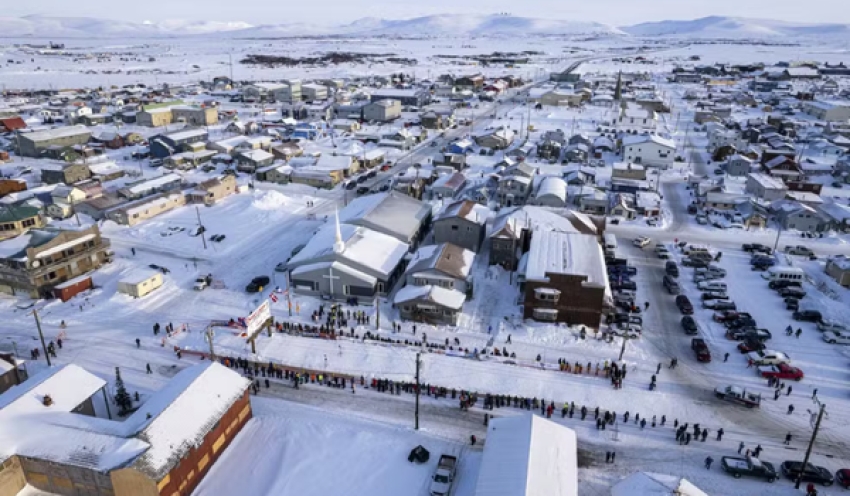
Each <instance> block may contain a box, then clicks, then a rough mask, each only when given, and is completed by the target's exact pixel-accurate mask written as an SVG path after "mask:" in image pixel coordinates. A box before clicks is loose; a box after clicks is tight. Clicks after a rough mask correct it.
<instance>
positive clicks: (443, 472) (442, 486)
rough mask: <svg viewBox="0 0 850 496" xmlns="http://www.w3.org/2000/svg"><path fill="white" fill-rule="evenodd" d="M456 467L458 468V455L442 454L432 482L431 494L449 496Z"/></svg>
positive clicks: (433, 495) (432, 495)
mask: <svg viewBox="0 0 850 496" xmlns="http://www.w3.org/2000/svg"><path fill="white" fill-rule="evenodd" d="M455 469H457V457H456V456H451V455H440V461H439V463H437V472H436V473H434V480H433V481H432V482H431V496H447V495H448V494H449V492H450V491H451V490H452V483H454V480H455Z"/></svg>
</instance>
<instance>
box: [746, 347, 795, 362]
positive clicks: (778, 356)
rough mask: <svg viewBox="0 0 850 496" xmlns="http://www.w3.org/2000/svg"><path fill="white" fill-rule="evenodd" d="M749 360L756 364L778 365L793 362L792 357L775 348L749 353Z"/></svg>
mask: <svg viewBox="0 0 850 496" xmlns="http://www.w3.org/2000/svg"><path fill="white" fill-rule="evenodd" d="M747 360H749V361H750V362H752V363H753V364H754V365H778V364H780V363H791V357H789V356H788V355H786V354H785V353H782V352H781V351H774V350H761V351H753V352H750V353H747Z"/></svg>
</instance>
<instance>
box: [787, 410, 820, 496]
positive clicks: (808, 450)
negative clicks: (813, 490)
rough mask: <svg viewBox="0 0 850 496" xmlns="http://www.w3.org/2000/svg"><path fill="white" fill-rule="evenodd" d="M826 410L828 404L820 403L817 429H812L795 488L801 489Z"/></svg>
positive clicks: (816, 422)
mask: <svg viewBox="0 0 850 496" xmlns="http://www.w3.org/2000/svg"><path fill="white" fill-rule="evenodd" d="M824 410H826V405H825V404H824V403H821V404H820V411H819V412H818V419H817V420H816V421H815V430H813V431H812V438H811V439H809V447H808V448H806V456H805V457H803V467H802V468H801V469H800V473H799V474H798V475H797V482H796V483H795V484H794V489H800V483H801V482H803V473H804V471H805V468H806V464H807V463H809V456H810V455H811V454H812V447H813V446H814V445H815V438H816V437H817V436H818V430H819V429H820V421H821V419H822V418H823V412H824Z"/></svg>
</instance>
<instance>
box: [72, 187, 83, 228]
mask: <svg viewBox="0 0 850 496" xmlns="http://www.w3.org/2000/svg"><path fill="white" fill-rule="evenodd" d="M71 211H72V212H74V219H76V220H77V227H80V226H82V224H81V223H80V216H79V215H77V202H75V201H74V195H73V194H71Z"/></svg>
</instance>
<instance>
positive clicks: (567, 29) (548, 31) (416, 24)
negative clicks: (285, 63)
mask: <svg viewBox="0 0 850 496" xmlns="http://www.w3.org/2000/svg"><path fill="white" fill-rule="evenodd" d="M340 29H341V30H342V31H343V32H347V33H351V34H368V33H372V34H378V35H406V36H486V35H522V34H534V35H558V34H568V35H575V34H606V35H622V34H623V32H622V31H620V30H619V29H617V28H614V27H611V26H608V25H605V24H601V23H597V22H581V21H567V20H560V19H536V18H530V17H516V16H504V15H460V14H457V15H455V14H443V15H432V16H425V17H415V18H413V19H402V20H385V19H375V18H365V19H360V20H358V21H355V22H353V23H351V24H348V25H345V26H341V27H340Z"/></svg>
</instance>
